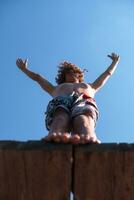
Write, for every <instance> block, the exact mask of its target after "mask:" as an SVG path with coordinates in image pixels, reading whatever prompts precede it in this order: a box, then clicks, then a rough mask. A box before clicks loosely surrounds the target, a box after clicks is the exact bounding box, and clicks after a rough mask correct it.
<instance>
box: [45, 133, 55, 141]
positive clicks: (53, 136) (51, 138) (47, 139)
mask: <svg viewBox="0 0 134 200" xmlns="http://www.w3.org/2000/svg"><path fill="white" fill-rule="evenodd" d="M55 137H56V133H50V134H48V135H47V136H45V137H44V138H42V140H45V141H46V142H51V141H53V140H54V138H55Z"/></svg>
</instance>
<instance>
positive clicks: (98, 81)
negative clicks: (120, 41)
mask: <svg viewBox="0 0 134 200" xmlns="http://www.w3.org/2000/svg"><path fill="white" fill-rule="evenodd" d="M108 57H109V58H111V59H112V63H111V65H110V66H109V67H108V68H107V69H106V71H105V72H104V73H102V74H101V75H100V76H99V77H98V78H97V79H96V80H95V81H94V82H93V83H91V84H90V85H91V87H92V88H93V89H94V90H95V92H97V91H98V90H99V89H100V88H102V86H104V84H105V83H106V82H107V80H108V79H109V78H110V76H111V75H112V74H113V73H114V71H115V69H116V67H117V65H118V63H119V60H120V56H119V55H117V54H115V53H112V54H111V55H108Z"/></svg>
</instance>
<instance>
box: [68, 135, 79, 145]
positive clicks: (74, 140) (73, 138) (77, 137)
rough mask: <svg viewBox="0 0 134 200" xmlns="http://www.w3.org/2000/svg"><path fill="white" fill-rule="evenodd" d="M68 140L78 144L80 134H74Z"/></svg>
mask: <svg viewBox="0 0 134 200" xmlns="http://www.w3.org/2000/svg"><path fill="white" fill-rule="evenodd" d="M70 142H71V143H72V144H79V143H80V136H79V135H78V134H74V135H72V136H71V138H70Z"/></svg>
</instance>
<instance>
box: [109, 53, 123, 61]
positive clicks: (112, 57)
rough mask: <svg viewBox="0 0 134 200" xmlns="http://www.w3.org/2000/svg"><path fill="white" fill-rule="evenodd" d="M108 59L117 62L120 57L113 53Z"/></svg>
mask: <svg viewBox="0 0 134 200" xmlns="http://www.w3.org/2000/svg"><path fill="white" fill-rule="evenodd" d="M108 57H109V58H111V59H112V61H113V62H119V60H120V56H119V55H117V54H115V53H112V54H111V55H108Z"/></svg>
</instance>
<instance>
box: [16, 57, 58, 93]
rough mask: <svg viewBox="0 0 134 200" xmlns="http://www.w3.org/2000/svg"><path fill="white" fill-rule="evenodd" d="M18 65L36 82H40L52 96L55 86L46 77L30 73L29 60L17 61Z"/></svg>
mask: <svg viewBox="0 0 134 200" xmlns="http://www.w3.org/2000/svg"><path fill="white" fill-rule="evenodd" d="M16 65H17V66H18V68H19V69H21V70H22V71H23V72H24V73H25V74H26V75H27V76H28V77H30V78H31V79H33V80H34V81H36V82H38V83H39V84H40V86H41V87H42V88H43V89H44V90H45V91H46V92H48V93H49V94H50V95H52V92H53V91H54V89H55V86H53V85H52V84H51V83H50V82H49V81H48V80H46V79H45V78H44V77H42V76H41V75H40V74H37V73H35V72H32V71H30V70H29V69H28V68H27V67H28V60H27V59H26V60H22V59H20V58H18V59H17V61H16Z"/></svg>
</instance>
